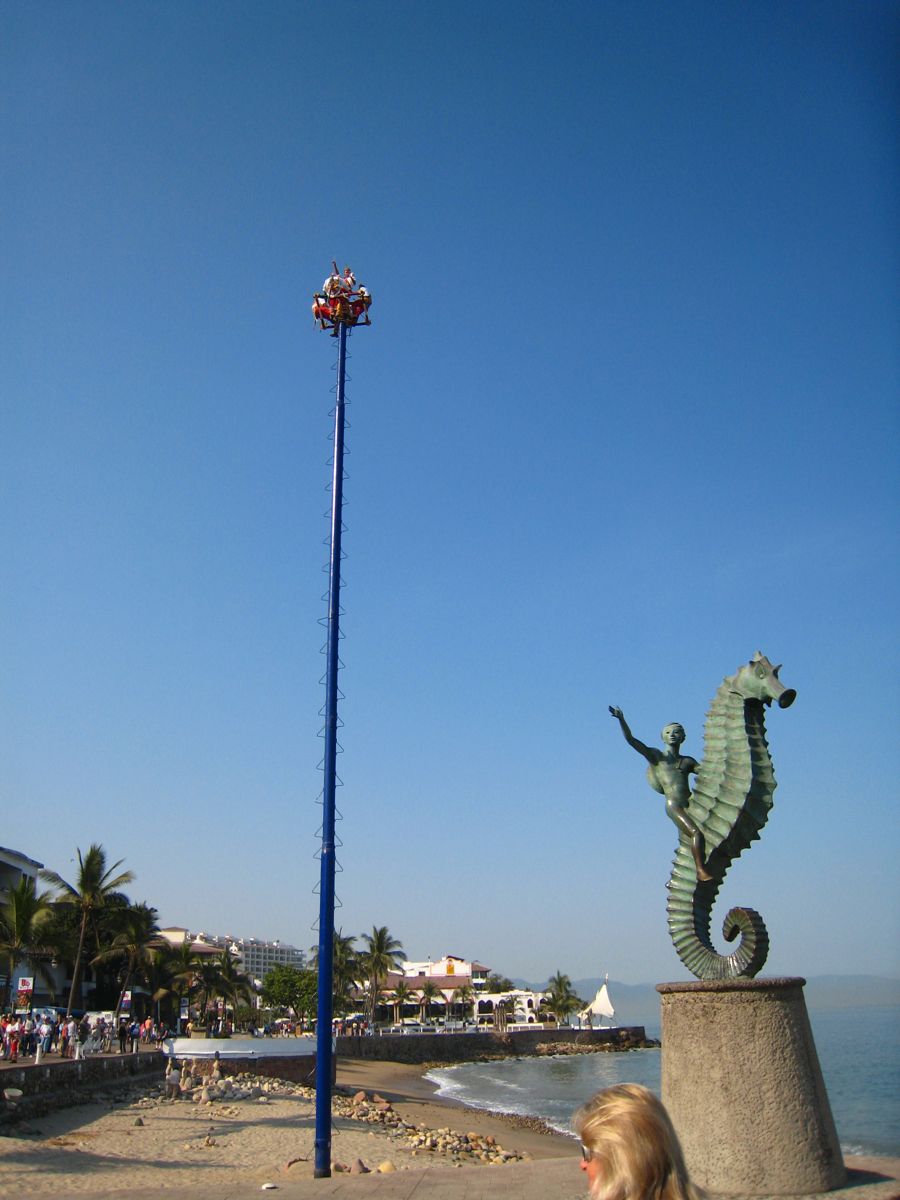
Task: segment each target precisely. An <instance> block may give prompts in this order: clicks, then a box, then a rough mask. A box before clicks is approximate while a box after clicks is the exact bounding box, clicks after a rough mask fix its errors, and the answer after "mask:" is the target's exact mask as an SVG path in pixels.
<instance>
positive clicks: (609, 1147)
mask: <svg viewBox="0 0 900 1200" xmlns="http://www.w3.org/2000/svg"><path fill="white" fill-rule="evenodd" d="M573 1124H574V1126H575V1131H576V1132H577V1134H578V1136H579V1137H580V1138H581V1140H582V1142H583V1144H584V1145H585V1146H586V1148H587V1149H588V1150H590V1151H591V1154H592V1156H593V1157H594V1158H595V1159H596V1160H597V1161H598V1164H599V1171H598V1175H597V1179H596V1182H595V1183H594V1186H593V1188H592V1190H591V1200H702V1197H703V1193H702V1192H700V1191H699V1190H698V1189H697V1188H695V1187H694V1185H693V1184H692V1183H691V1181H690V1178H689V1177H688V1173H687V1168H686V1167H685V1165H684V1156H683V1155H682V1153H681V1146H680V1144H679V1141H678V1135H677V1134H676V1133H675V1130H674V1128H673V1126H672V1122H671V1120H670V1119H669V1114H668V1113H667V1112H666V1110H665V1109H664V1108H663V1106H662V1104H661V1103H660V1102H659V1100H657V1098H656V1096H654V1095H653V1093H652V1092H650V1091H648V1090H647V1088H645V1087H641V1086H640V1084H637V1083H620V1084H618V1085H617V1086H616V1087H611V1088H606V1089H605V1090H604V1091H602V1092H597V1094H596V1095H595V1096H592V1097H591V1099H590V1100H588V1102H587V1104H585V1105H583V1106H582V1107H581V1108H579V1110H578V1111H577V1112H576V1113H575V1116H574V1117H573Z"/></svg>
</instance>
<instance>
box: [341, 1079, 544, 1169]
mask: <svg viewBox="0 0 900 1200" xmlns="http://www.w3.org/2000/svg"><path fill="white" fill-rule="evenodd" d="M334 1111H335V1114H336V1115H339V1116H344V1117H349V1118H350V1119H351V1120H354V1121H364V1122H367V1123H368V1124H370V1125H380V1126H382V1127H383V1128H384V1129H386V1130H387V1131H388V1133H389V1134H390V1135H391V1136H392V1137H395V1138H397V1139H399V1140H400V1142H401V1144H402V1145H405V1148H406V1149H408V1150H411V1151H412V1154H413V1156H418V1155H420V1154H423V1155H441V1156H444V1157H446V1158H449V1159H450V1160H451V1162H453V1163H455V1164H457V1165H459V1166H462V1165H463V1164H464V1163H507V1162H521V1161H522V1160H523V1158H524V1157H525V1156H524V1155H521V1154H517V1153H516V1152H515V1151H512V1150H504V1149H503V1147H502V1146H500V1145H498V1143H497V1140H496V1138H494V1137H493V1136H492V1135H491V1134H485V1135H482V1134H479V1133H456V1132H455V1131H454V1130H452V1129H449V1128H444V1129H429V1128H428V1127H427V1126H425V1125H411V1124H410V1123H409V1122H408V1121H404V1120H403V1118H402V1117H401V1116H400V1115H399V1114H398V1113H396V1112H395V1111H394V1108H393V1105H392V1104H391V1102H390V1101H389V1100H385V1098H384V1097H383V1096H379V1095H378V1093H377V1092H374V1093H373V1094H372V1096H371V1097H369V1096H367V1095H366V1093H365V1092H356V1094H355V1095H353V1096H351V1097H349V1098H348V1097H345V1096H341V1095H335V1097H334Z"/></svg>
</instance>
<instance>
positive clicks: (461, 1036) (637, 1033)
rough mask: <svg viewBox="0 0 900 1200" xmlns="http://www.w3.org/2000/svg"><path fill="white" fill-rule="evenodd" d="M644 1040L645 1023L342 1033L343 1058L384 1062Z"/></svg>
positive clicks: (340, 1049) (512, 1054)
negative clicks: (508, 1030)
mask: <svg viewBox="0 0 900 1200" xmlns="http://www.w3.org/2000/svg"><path fill="white" fill-rule="evenodd" d="M644 1041H645V1037H644V1027H643V1025H632V1026H630V1027H629V1028H627V1029H626V1028H622V1029H535V1030H530V1029H529V1030H523V1031H522V1032H518V1033H493V1032H491V1033H410V1034H405V1035H404V1034H388V1035H386V1036H384V1037H379V1036H378V1035H377V1034H376V1036H375V1037H339V1038H338V1039H337V1053H338V1055H339V1056H340V1057H342V1058H373V1059H381V1060H383V1061H385V1062H402V1063H422V1062H445V1063H448V1062H477V1061H478V1060H479V1059H481V1058H484V1057H487V1056H490V1057H494V1056H496V1055H509V1056H510V1057H511V1058H513V1057H516V1056H519V1055H523V1056H527V1055H532V1054H534V1053H535V1050H536V1047H537V1046H538V1045H539V1044H541V1043H547V1042H551V1043H552V1042H568V1043H572V1042H575V1043H577V1044H579V1045H600V1044H603V1043H607V1044H612V1045H618V1046H621V1047H622V1048H623V1049H624V1048H626V1047H635V1046H637V1045H640V1044H642V1043H643V1042H644Z"/></svg>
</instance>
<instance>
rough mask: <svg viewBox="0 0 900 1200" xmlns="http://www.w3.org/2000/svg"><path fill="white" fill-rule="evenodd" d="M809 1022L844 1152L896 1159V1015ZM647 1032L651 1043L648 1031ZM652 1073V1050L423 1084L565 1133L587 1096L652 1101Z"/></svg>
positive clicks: (829, 1015) (535, 1063)
mask: <svg viewBox="0 0 900 1200" xmlns="http://www.w3.org/2000/svg"><path fill="white" fill-rule="evenodd" d="M810 1021H811V1023H812V1027H813V1034H814V1037H815V1041H816V1049H817V1051H818V1054H819V1062H820V1064H821V1066H822V1074H823V1076H824V1078H825V1086H826V1087H827V1089H828V1096H829V1100H830V1102H831V1111H832V1113H833V1114H834V1119H835V1124H836V1125H837V1130H838V1137H839V1138H840V1142H841V1147H842V1149H843V1151H844V1153H845V1154H886V1155H893V1156H900V1008H897V1007H894V1006H891V1007H885V1008H858V1009H842V1010H840V1011H834V1012H825V1011H819V1012H811V1013H810ZM647 1033H648V1035H650V1036H658V1030H657V1031H656V1033H655V1034H654V1033H653V1031H652V1030H651V1029H650V1028H649V1027H648V1029H647ZM659 1070H660V1053H659V1051H658V1050H631V1051H628V1052H627V1053H624V1054H584V1055H573V1056H571V1057H559V1058H519V1059H507V1060H503V1061H500V1062H490V1063H463V1064H462V1065H460V1066H458V1067H446V1068H439V1069H434V1070H431V1071H429V1072H428V1074H427V1078H428V1079H430V1080H432V1081H433V1082H434V1083H436V1084H437V1085H438V1089H439V1093H440V1095H442V1096H446V1097H447V1098H448V1099H453V1100H459V1101H461V1102H462V1103H463V1104H467V1105H469V1106H470V1107H472V1108H481V1109H487V1110H488V1111H492V1112H510V1113H518V1114H520V1115H522V1116H535V1117H542V1118H543V1119H544V1120H545V1121H547V1122H548V1124H550V1125H552V1126H553V1128H554V1129H559V1130H560V1131H561V1132H564V1133H571V1125H570V1123H569V1122H570V1118H571V1116H572V1113H573V1112H574V1110H575V1109H576V1108H577V1107H578V1106H579V1104H581V1103H582V1102H583V1101H584V1100H586V1099H587V1098H588V1097H589V1096H590V1095H592V1094H593V1093H594V1092H596V1091H598V1090H599V1089H600V1088H604V1087H609V1086H610V1085H611V1084H614V1083H642V1084H644V1085H645V1087H648V1088H651V1089H652V1090H653V1091H654V1092H656V1093H657V1094H659V1090H660V1084H659Z"/></svg>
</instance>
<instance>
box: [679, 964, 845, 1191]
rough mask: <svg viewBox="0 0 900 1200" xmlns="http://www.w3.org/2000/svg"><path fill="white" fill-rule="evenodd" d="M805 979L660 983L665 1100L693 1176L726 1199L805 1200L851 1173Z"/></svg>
mask: <svg viewBox="0 0 900 1200" xmlns="http://www.w3.org/2000/svg"><path fill="white" fill-rule="evenodd" d="M805 982H806V980H805V979H732V980H716V981H709V982H706V981H701V982H694V983H661V984H659V985H658V987H657V989H656V990H657V991H658V992H659V993H660V996H661V1007H662V1099H663V1103H664V1104H665V1106H666V1108H667V1109H668V1110H669V1114H670V1116H671V1117H672V1121H673V1123H674V1125H675V1129H676V1130H677V1132H678V1136H679V1138H680V1140H681V1144H682V1147H683V1148H684V1155H685V1159H686V1161H687V1166H688V1170H689V1171H690V1173H691V1177H692V1178H693V1179H694V1181H695V1182H696V1183H698V1184H699V1185H700V1186H701V1187H704V1188H707V1189H708V1190H709V1191H712V1192H720V1193H722V1194H724V1195H744V1196H748V1195H749V1196H791V1195H793V1196H802V1195H809V1194H812V1193H815V1192H827V1191H830V1190H831V1189H832V1188H837V1187H841V1186H842V1185H843V1184H844V1182H845V1180H846V1171H845V1170H844V1163H843V1159H842V1157H841V1150H840V1145H839V1143H838V1139H837V1132H836V1131H835V1127H834V1120H833V1118H832V1116H831V1107H830V1105H829V1103H828V1096H827V1094H826V1091H825V1084H824V1082H823V1080H822V1072H821V1070H820V1068H819V1060H818V1057H817V1055H816V1048H815V1044H814V1042H813V1036H812V1030H811V1029H810V1025H809V1017H808V1015H807V1012H806V1002H805V1001H804V999H803V986H804V984H805Z"/></svg>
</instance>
